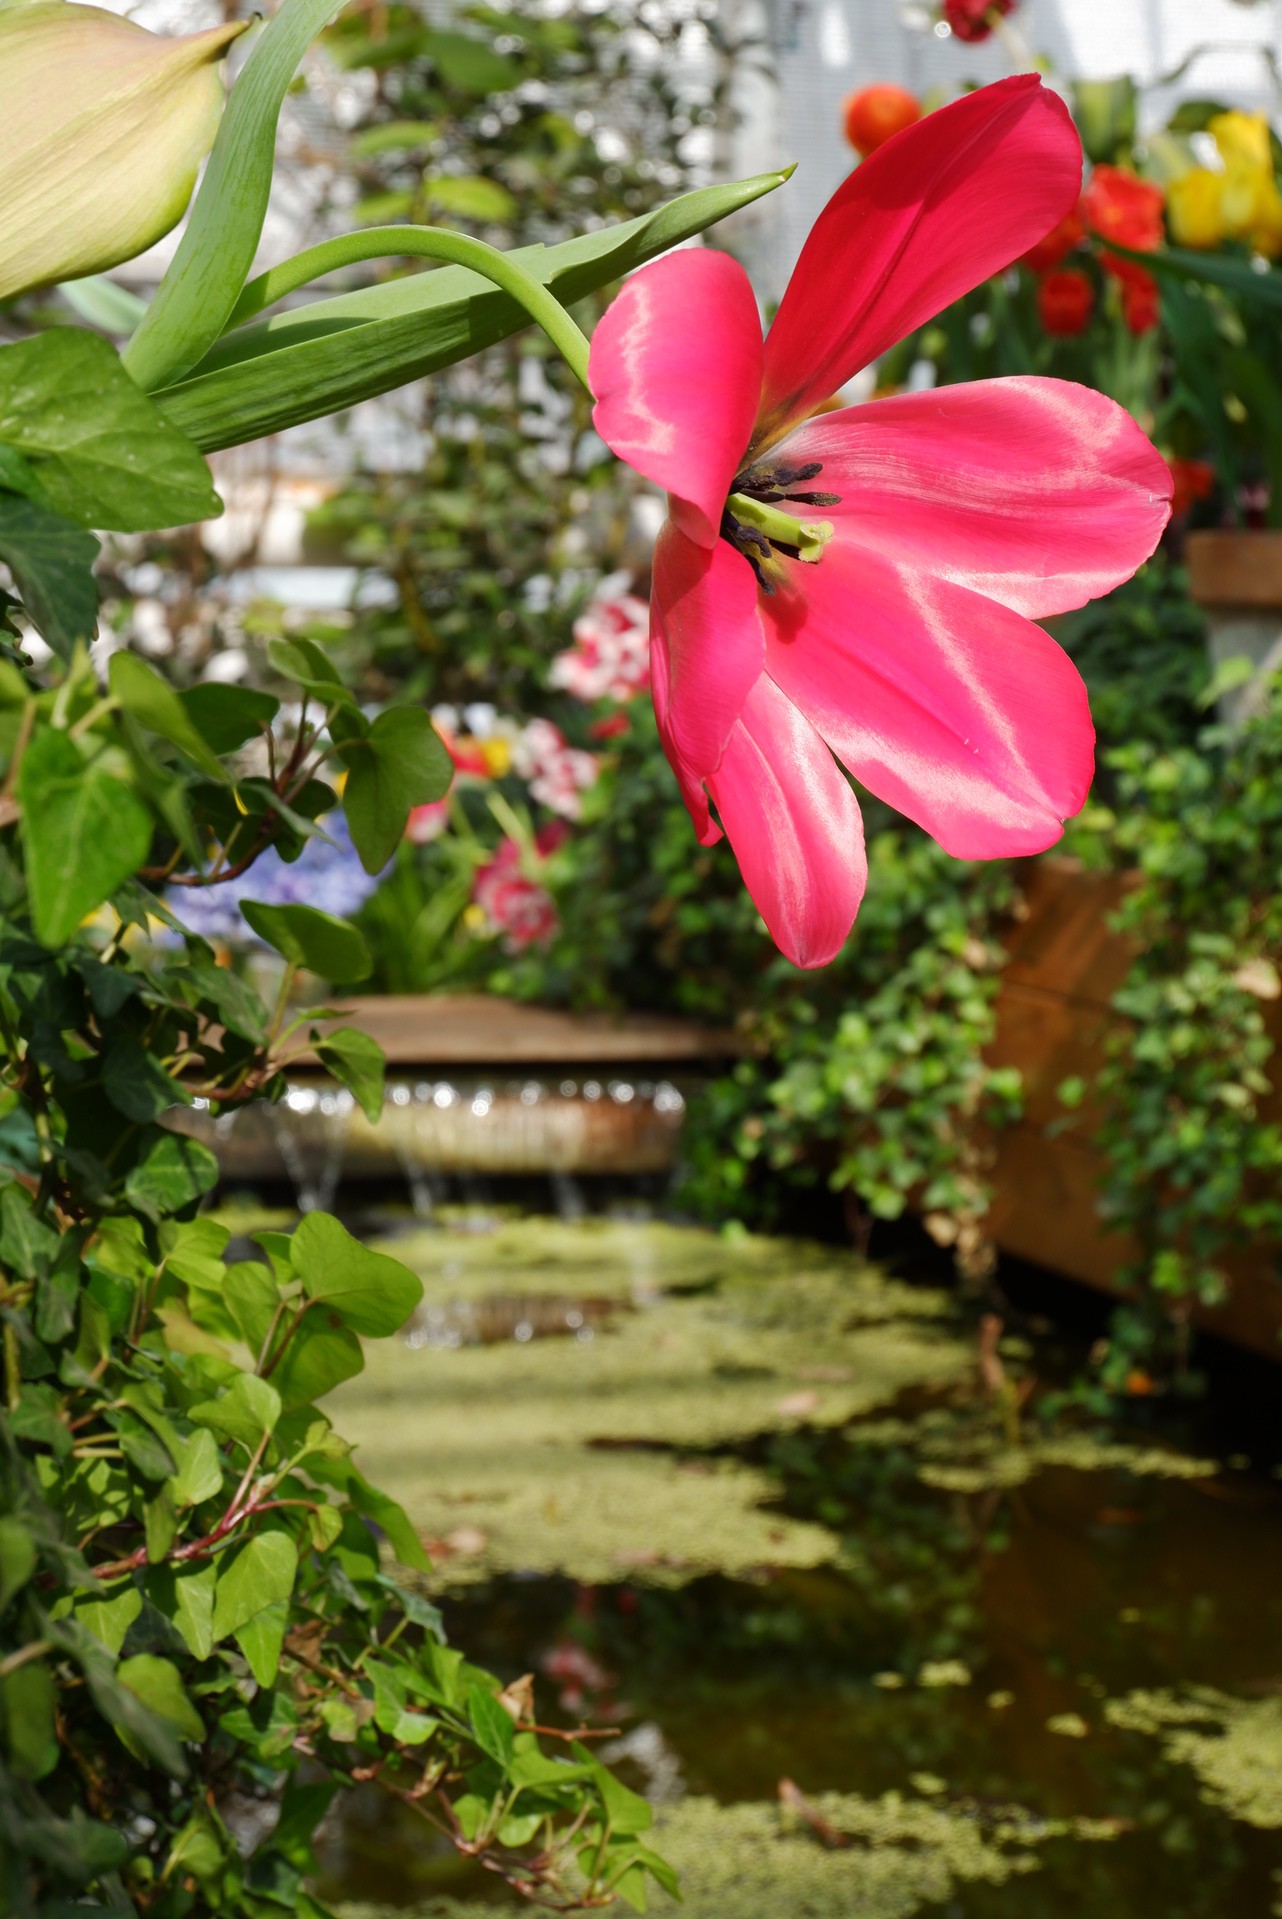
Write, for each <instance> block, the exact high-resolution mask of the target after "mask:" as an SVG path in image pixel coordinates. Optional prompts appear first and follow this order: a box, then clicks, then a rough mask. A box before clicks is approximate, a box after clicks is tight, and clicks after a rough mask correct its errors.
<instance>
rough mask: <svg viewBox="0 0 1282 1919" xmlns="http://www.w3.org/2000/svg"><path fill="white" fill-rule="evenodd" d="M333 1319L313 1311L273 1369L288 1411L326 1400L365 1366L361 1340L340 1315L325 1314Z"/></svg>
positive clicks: (273, 1381)
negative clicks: (322, 1316)
mask: <svg viewBox="0 0 1282 1919" xmlns="http://www.w3.org/2000/svg"><path fill="white" fill-rule="evenodd" d="M325 1317H326V1318H328V1319H329V1320H330V1321H331V1322H333V1323H331V1324H329V1325H325V1324H323V1323H322V1320H321V1316H320V1315H318V1314H317V1313H315V1312H309V1313H308V1314H307V1315H306V1316H305V1318H304V1319H303V1322H302V1324H301V1325H300V1326H299V1328H298V1331H297V1332H296V1333H295V1334H294V1336H293V1338H292V1339H291V1340H290V1342H289V1344H288V1346H287V1347H286V1348H285V1353H284V1357H283V1358H282V1359H281V1362H280V1364H279V1365H278V1366H276V1367H274V1368H273V1370H272V1383H273V1385H274V1386H275V1387H276V1389H277V1391H278V1392H279V1394H280V1397H281V1404H282V1405H283V1406H284V1407H285V1409H286V1411H287V1412H292V1411H293V1410H294V1409H295V1408H296V1407H298V1406H310V1405H311V1404H312V1402H313V1401H314V1400H317V1399H323V1398H324V1396H325V1394H326V1393H330V1392H333V1390H334V1388H335V1386H341V1385H342V1383H343V1381H344V1380H345V1379H354V1378H355V1377H356V1375H357V1373H359V1372H362V1371H363V1370H364V1366H365V1355H364V1354H363V1353H362V1351H361V1343H360V1341H359V1340H358V1339H357V1337H356V1335H355V1334H354V1333H351V1332H349V1331H348V1329H347V1327H346V1326H344V1325H343V1324H342V1323H341V1321H340V1320H339V1315H338V1314H337V1313H336V1312H334V1313H329V1314H326V1315H325Z"/></svg>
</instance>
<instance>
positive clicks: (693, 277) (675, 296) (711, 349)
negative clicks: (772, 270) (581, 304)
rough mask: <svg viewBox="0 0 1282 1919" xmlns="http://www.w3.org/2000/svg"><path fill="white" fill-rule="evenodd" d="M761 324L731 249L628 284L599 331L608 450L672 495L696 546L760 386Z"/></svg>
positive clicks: (733, 465)
mask: <svg viewBox="0 0 1282 1919" xmlns="http://www.w3.org/2000/svg"><path fill="white" fill-rule="evenodd" d="M761 354H762V341H761V321H760V319H759V317H758V314H757V302H756V298H755V296H754V294H753V291H752V287H751V284H750V283H749V280H748V276H747V274H746V273H745V272H744V270H743V268H742V267H741V266H740V265H739V263H738V261H737V260H732V259H731V258H730V255H729V254H728V253H715V252H712V251H710V250H708V249H707V248H703V247H700V248H697V249H686V250H685V251H683V252H680V253H670V254H668V255H667V256H666V258H664V259H662V260H656V261H655V262H654V264H653V265H652V266H648V267H645V268H643V269H642V271H641V272H640V273H636V274H634V275H633V277H632V278H631V279H630V280H629V281H628V282H627V283H626V285H625V286H624V288H623V291H622V292H621V293H620V294H619V296H618V298H617V299H616V300H614V301H613V303H612V304H611V305H610V306H609V307H608V308H607V310H606V313H605V315H604V317H603V318H602V320H601V321H600V323H599V324H598V326H597V329H596V332H595V333H594V334H593V336H592V352H591V357H590V359H589V362H588V382H589V385H590V386H591V388H592V391H593V393H594V394H595V396H596V407H595V409H594V411H593V415H592V417H593V420H594V421H595V422H596V429H597V432H598V433H599V434H600V435H601V438H602V439H603V440H604V441H605V443H606V445H607V446H608V447H609V448H610V449H611V451H612V452H614V453H617V454H618V456H619V458H620V459H621V460H626V461H627V463H628V465H629V466H631V467H635V468H636V470H637V472H638V473H643V474H644V475H645V477H646V478H647V479H648V480H653V481H654V482H655V484H656V485H657V486H662V487H666V488H667V490H668V492H669V493H670V494H671V495H672V510H673V517H674V518H675V519H676V521H677V524H678V525H679V526H680V527H681V529H682V531H683V532H685V533H687V534H688V535H689V537H690V538H691V539H692V540H697V541H698V542H699V544H700V545H701V546H711V545H712V544H713V543H714V541H715V540H716V538H717V532H718V529H719V527H720V525H721V511H722V508H723V507H724V505H725V501H726V495H727V493H729V491H730V482H731V481H732V480H733V479H734V477H735V475H736V473H737V472H738V471H739V468H740V466H741V465H742V463H743V458H744V454H745V452H746V450H747V446H748V440H749V437H750V435H751V433H752V422H753V420H754V418H755V416H756V412H757V402H758V399H759V397H760V393H761Z"/></svg>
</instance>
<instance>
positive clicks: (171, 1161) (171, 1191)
mask: <svg viewBox="0 0 1282 1919" xmlns="http://www.w3.org/2000/svg"><path fill="white" fill-rule="evenodd" d="M217 1184H218V1161H217V1160H216V1159H215V1158H214V1156H213V1154H212V1153H211V1152H210V1150H209V1148H208V1147H207V1146H202V1145H201V1143H200V1141H199V1140H198V1139H187V1138H186V1137H185V1136H184V1135H183V1134H181V1133H159V1134H158V1135H157V1137H156V1139H155V1141H154V1142H153V1144H152V1145H151V1146H150V1147H149V1148H148V1150H147V1152H146V1153H145V1154H144V1156H143V1158H142V1159H140V1160H139V1162H138V1164H137V1165H136V1166H135V1167H134V1168H133V1169H132V1171H131V1172H130V1174H129V1177H128V1179H126V1181H125V1197H126V1198H127V1199H128V1200H130V1201H131V1202H132V1204H133V1205H135V1206H136V1207H137V1208H138V1210H139V1212H140V1213H145V1214H146V1215H147V1218H148V1219H154V1220H161V1219H163V1218H164V1217H165V1215H166V1214H167V1213H179V1212H181V1211H182V1209H183V1207H184V1206H189V1205H190V1204H191V1202H192V1200H194V1199H199V1198H200V1197H201V1196H202V1194H204V1193H208V1192H209V1191H210V1190H211V1189H212V1188H213V1187H215V1186H216V1185H217Z"/></svg>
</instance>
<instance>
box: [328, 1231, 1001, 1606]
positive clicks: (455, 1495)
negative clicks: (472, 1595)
mask: <svg viewBox="0 0 1282 1919" xmlns="http://www.w3.org/2000/svg"><path fill="white" fill-rule="evenodd" d="M382 1243H383V1245H384V1246H385V1247H386V1249H387V1250H389V1251H390V1250H394V1251H395V1253H396V1255H397V1257H398V1258H400V1259H403V1260H405V1261H406V1262H407V1263H409V1264H413V1265H415V1267H416V1268H417V1270H418V1271H419V1272H420V1274H421V1276H422V1277H423V1280H424V1289H425V1298H424V1307H423V1309H422V1310H421V1313H420V1316H419V1317H418V1319H417V1321H416V1322H415V1324H413V1325H412V1326H411V1327H410V1329H409V1330H408V1335H407V1337H406V1338H405V1339H402V1340H401V1341H397V1342H379V1343H377V1344H375V1345H371V1346H370V1347H369V1349H368V1350H367V1354H366V1361H367V1365H366V1371H365V1372H364V1373H363V1374H362V1375H361V1376H360V1377H359V1378H357V1379H354V1380H352V1381H350V1382H348V1383H347V1384H346V1385H345V1386H343V1387H342V1388H341V1389H340V1390H339V1392H338V1393H337V1394H335V1396H334V1410H335V1416H336V1418H337V1419H338V1421H339V1423H340V1426H341V1428H342V1430H343V1432H344V1433H345V1434H347V1435H348V1436H349V1437H350V1438H351V1439H352V1440H353V1441H354V1442H355V1443H356V1444H357V1445H358V1447H359V1449H360V1451H359V1457H360V1460H361V1463H362V1466H363V1468H364V1470H365V1471H366V1472H367V1473H368V1474H369V1475H370V1476H371V1477H372V1478H373V1479H374V1480H375V1481H376V1483H377V1484H379V1485H380V1486H382V1487H384V1488H385V1489H386V1490H387V1491H388V1492H390V1493H391V1494H392V1495H393V1496H394V1497H396V1498H397V1499H399V1500H400V1501H401V1502H402V1503H403V1504H404V1505H405V1507H406V1509H407V1511H408V1512H409V1514H410V1516H411V1519H412V1520H413V1522H414V1524H415V1526H416V1527H417V1528H418V1529H419V1531H420V1532H421V1533H422V1534H423V1535H424V1536H425V1537H427V1538H429V1539H430V1540H435V1541H437V1542H439V1543H438V1546H437V1549H436V1557H437V1562H438V1563H437V1567H436V1571H435V1573H434V1576H433V1583H434V1584H436V1585H438V1586H440V1587H451V1586H462V1585H468V1584H471V1583H474V1582H475V1581H477V1580H479V1579H483V1578H487V1577H489V1576H492V1575H494V1574H496V1573H503V1572H513V1571H528V1572H543V1573H563V1574H566V1575H568V1576H570V1577H573V1578H576V1579H580V1580H584V1581H589V1582H599V1581H603V1580H611V1579H619V1578H621V1577H626V1578H640V1579H642V1580H644V1581H646V1582H649V1583H657V1584H679V1583H682V1582H684V1581H685V1580H688V1579H690V1578H694V1577H696V1576H698V1575H699V1574H702V1573H705V1572H712V1571H718V1572H722V1573H726V1574H729V1575H731V1576H743V1575H744V1574H747V1573H750V1572H752V1571H754V1570H756V1569H757V1568H761V1567H767V1566H804V1567H809V1566H815V1565H818V1564H821V1563H823V1562H825V1561H834V1560H837V1559H839V1558H840V1557H841V1554H842V1550H843V1549H842V1544H841V1541H840V1540H839V1539H838V1537H837V1536H836V1535H835V1534H833V1533H832V1532H830V1531H829V1530H828V1529H827V1528H825V1527H823V1526H819V1525H815V1524H809V1523H804V1522H801V1521H798V1520H794V1519H792V1518H789V1517H787V1516H786V1515H784V1514H782V1513H778V1512H774V1511H771V1510H770V1509H769V1506H768V1505H767V1504H766V1502H768V1501H769V1500H770V1499H771V1498H772V1497H773V1496H774V1495H775V1493H776V1490H777V1489H776V1487H775V1484H774V1482H773V1481H772V1480H771V1479H770V1478H769V1477H768V1476H767V1475H766V1474H765V1473H763V1472H760V1471H758V1470H757V1469H756V1468H754V1467H751V1466H748V1465H745V1464H742V1463H739V1462H737V1461H733V1460H723V1459H717V1458H711V1459H710V1458H706V1457H695V1458H693V1459H692V1458H688V1457H687V1458H682V1457H681V1456H680V1455H681V1454H682V1453H683V1452H684V1453H686V1454H689V1453H691V1452H694V1453H697V1454H706V1453H707V1452H709V1451H710V1450H711V1449H716V1448H725V1447H729V1446H735V1445H740V1444H742V1443H743V1442H745V1441H749V1440H753V1439H756V1438H758V1437H760V1436H761V1435H763V1434H769V1433H778V1432H786V1431H789V1430H794V1429H796V1428H798V1427H800V1426H802V1425H805V1426H811V1427H835V1426H840V1425H843V1424H844V1423H845V1422H846V1421H848V1420H849V1419H851V1418H853V1417H855V1416H856V1415H857V1414H861V1413H866V1412H868V1411H870V1410H873V1409H876V1408H878V1407H881V1406H887V1405H889V1404H891V1403H892V1402H893V1401H894V1400H895V1399H896V1398H897V1397H898V1396H899V1395H900V1394H901V1393H902V1392H904V1391H905V1390H906V1389H908V1388H910V1387H923V1386H931V1387H939V1386H941V1385H948V1384H951V1383H955V1382H957V1381H958V1380H960V1379H963V1378H965V1377H966V1376H967V1375H968V1374H969V1373H970V1372H971V1371H972V1369H973V1365H974V1358H973V1351H972V1348H971V1345H970V1343H969V1341H968V1340H967V1339H966V1338H965V1337H964V1336H963V1333H962V1332H959V1331H958V1330H957V1329H956V1327H955V1325H952V1324H950V1323H949V1312H950V1308H949V1305H948V1301H947V1297H946V1295H944V1294H942V1293H940V1292H938V1291H932V1290H929V1289H922V1288H918V1287H910V1286H907V1285H904V1284H902V1283H901V1282H899V1281H895V1280H890V1279H887V1278H886V1277H885V1276H884V1275H882V1274H881V1273H879V1272H878V1271H877V1270H876V1269H875V1268H873V1267H869V1266H866V1265H861V1264H859V1263H858V1262H857V1261H856V1260H855V1259H854V1258H853V1257H852V1256H851V1255H849V1254H842V1253H840V1252H834V1251H832V1250H831V1249H829V1248H824V1247H817V1246H811V1245H808V1244H806V1243H804V1242H795V1241H780V1240H762V1239H756V1238H751V1239H744V1240H728V1239H726V1238H718V1237H717V1236H715V1235H713V1234H710V1233H703V1232H699V1231H697V1230H695V1229H690V1228H679V1227H670V1226H655V1225H650V1224H646V1225H644V1226H640V1225H637V1224H635V1223H632V1222H613V1221H608V1220H607V1221H592V1222H585V1223H582V1224H574V1225H567V1224H563V1223H560V1222H553V1221H532V1220H522V1221H520V1222H519V1223H515V1224H512V1225H504V1226H501V1227H499V1228H498V1230H496V1231H494V1232H491V1233H486V1234H484V1235H468V1234H462V1233H456V1232H423V1233H419V1234H413V1235H402V1236H400V1237H399V1238H397V1239H395V1240H389V1241H385V1242H382ZM661 1282H662V1284H661ZM495 1293H499V1294H501V1295H503V1296H505V1297H507V1298H521V1297H524V1298H527V1299H529V1300H531V1301H534V1300H535V1299H537V1297H538V1296H539V1295H542V1296H544V1297H549V1296H550V1297H554V1298H555V1299H556V1300H557V1301H558V1302H563V1301H564V1300H565V1299H566V1298H573V1297H575V1296H576V1295H577V1296H581V1297H582V1298H584V1299H585V1300H588V1299H595V1300H601V1299H606V1300H614V1301H616V1302H618V1303H619V1305H620V1306H621V1307H622V1306H623V1305H624V1304H626V1305H627V1306H628V1307H629V1309H630V1310H628V1311H626V1312H624V1311H622V1310H620V1311H619V1312H618V1313H616V1314H615V1315H613V1316H612V1318H611V1320H610V1323H609V1324H608V1325H607V1326H605V1327H604V1328H603V1329H597V1328H594V1327H593V1326H591V1325H589V1324H586V1323H585V1324H584V1325H583V1326H581V1327H580V1328H579V1336H578V1337H572V1338H557V1339H552V1338H546V1339H540V1338H532V1337H528V1336H527V1335H528V1331H529V1327H528V1325H527V1326H526V1327H522V1326H520V1325H519V1324H518V1326H517V1327H516V1334H517V1336H516V1337H511V1338H505V1339H502V1340H501V1341H494V1342H492V1343H488V1344H473V1345H456V1346H450V1345H446V1344H439V1343H432V1340H431V1338H430V1328H431V1325H432V1320H431V1317H430V1316H431V1313H432V1311H433V1308H435V1309H437V1311H438V1312H444V1311H447V1310H448V1309H450V1308H451V1306H453V1307H457V1306H458V1304H459V1303H460V1302H462V1301H466V1300H472V1301H475V1300H476V1299H478V1298H480V1299H484V1298H485V1297H486V1296H487V1295H493V1294H495ZM532 1319H533V1313H531V1320H532ZM416 1341H417V1342H420V1343H417V1344H416V1343H414V1342H416Z"/></svg>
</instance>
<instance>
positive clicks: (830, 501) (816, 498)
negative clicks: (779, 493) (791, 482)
mask: <svg viewBox="0 0 1282 1919" xmlns="http://www.w3.org/2000/svg"><path fill="white" fill-rule="evenodd" d="M783 497H784V499H785V500H795V501H796V502H797V504H798V506H840V505H841V495H840V493H785V494H784V496H783Z"/></svg>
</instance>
